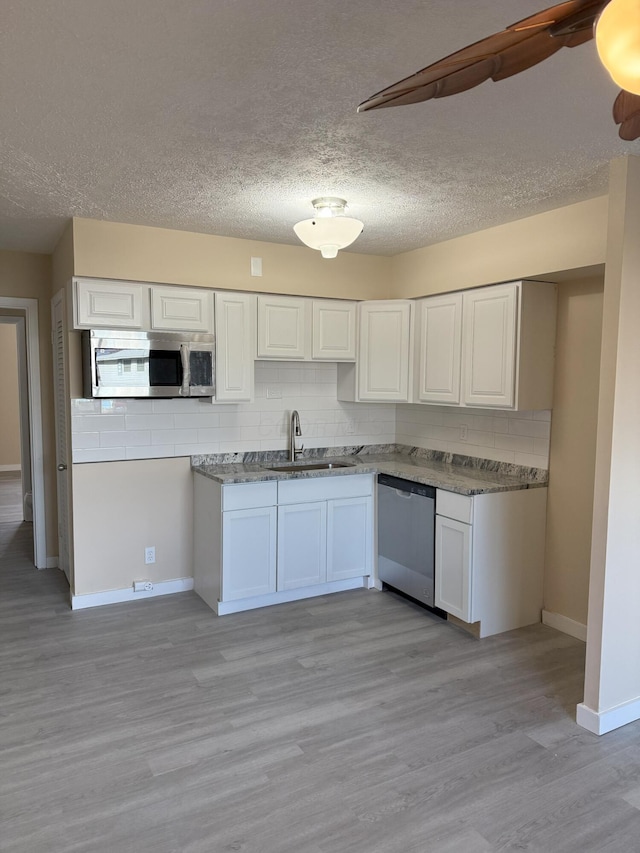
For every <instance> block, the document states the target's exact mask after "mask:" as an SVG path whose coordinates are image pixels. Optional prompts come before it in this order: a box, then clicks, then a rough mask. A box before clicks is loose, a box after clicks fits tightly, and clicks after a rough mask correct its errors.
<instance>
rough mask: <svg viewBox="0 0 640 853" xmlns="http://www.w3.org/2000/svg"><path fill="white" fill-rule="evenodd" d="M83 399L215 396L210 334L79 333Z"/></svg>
mask: <svg viewBox="0 0 640 853" xmlns="http://www.w3.org/2000/svg"><path fill="white" fill-rule="evenodd" d="M82 366H83V381H84V396H85V397H107V398H118V397H213V396H215V346H214V337H213V335H205V334H196V333H185V332H131V331H122V330H117V329H116V330H106V329H91V330H90V331H86V332H83V333H82Z"/></svg>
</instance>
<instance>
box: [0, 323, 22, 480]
mask: <svg viewBox="0 0 640 853" xmlns="http://www.w3.org/2000/svg"><path fill="white" fill-rule="evenodd" d="M0 364H2V371H0V401H2V405H1V406H0V471H2V470H8V469H9V468H16V469H18V468H19V467H20V396H19V393H18V339H17V335H16V327H15V325H14V324H13V323H0Z"/></svg>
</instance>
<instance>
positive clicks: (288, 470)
mask: <svg viewBox="0 0 640 853" xmlns="http://www.w3.org/2000/svg"><path fill="white" fill-rule="evenodd" d="M266 467H267V466H266V465H265V468H266ZM333 468H353V464H352V463H350V462H306V463H305V462H300V463H297V464H296V463H293V462H292V463H291V464H290V465H272V466H271V467H270V468H269V470H270V471H282V472H283V473H285V474H295V473H296V471H331V470H332V469H333Z"/></svg>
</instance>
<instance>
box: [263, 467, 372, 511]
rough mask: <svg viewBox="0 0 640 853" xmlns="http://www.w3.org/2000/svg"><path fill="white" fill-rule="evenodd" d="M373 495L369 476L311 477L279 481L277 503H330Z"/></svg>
mask: <svg viewBox="0 0 640 853" xmlns="http://www.w3.org/2000/svg"><path fill="white" fill-rule="evenodd" d="M372 493H373V476H372V475H371V474H352V475H348V476H340V475H339V474H338V475H334V476H329V477H313V478H311V479H308V480H280V481H279V482H278V503H279V504H295V503H306V502H308V501H330V500H333V499H334V498H356V497H361V496H364V495H370V494H372Z"/></svg>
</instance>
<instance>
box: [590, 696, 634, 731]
mask: <svg viewBox="0 0 640 853" xmlns="http://www.w3.org/2000/svg"><path fill="white" fill-rule="evenodd" d="M636 720H640V697H638V699H631V700H630V701H629V702H624V703H623V704H622V705H616V706H615V708H609V710H608V711H594V710H592V709H591V708H588V707H587V706H586V705H585V704H584V702H581V703H580V704H579V705H578V707H577V708H576V722H577V724H578V725H579V726H582V728H583V729H587V731H590V732H593V734H594V735H606V733H607V732H611V731H613V730H614V729H619V728H620V726H626V725H627V723H633V722H635V721H636Z"/></svg>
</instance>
